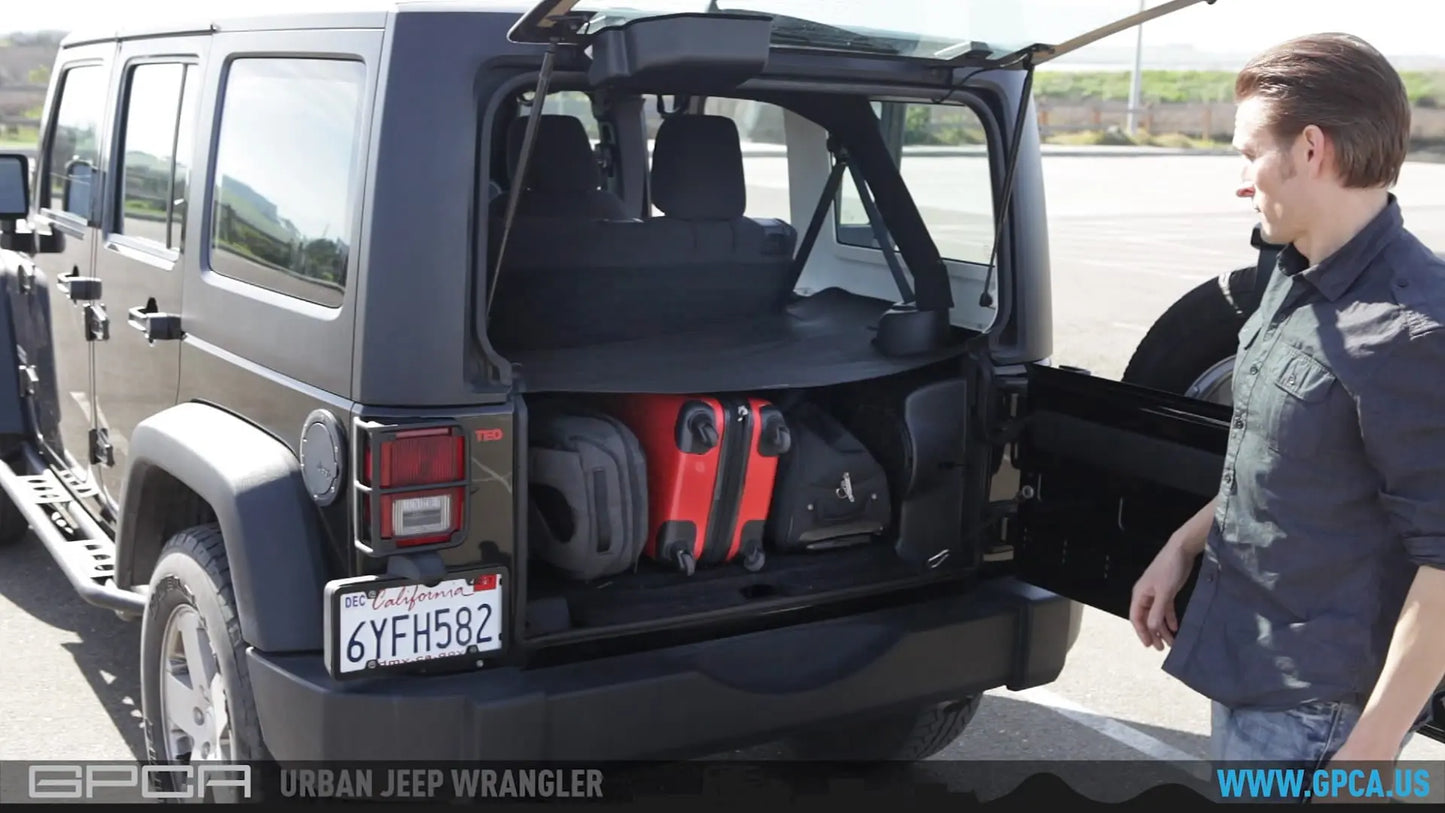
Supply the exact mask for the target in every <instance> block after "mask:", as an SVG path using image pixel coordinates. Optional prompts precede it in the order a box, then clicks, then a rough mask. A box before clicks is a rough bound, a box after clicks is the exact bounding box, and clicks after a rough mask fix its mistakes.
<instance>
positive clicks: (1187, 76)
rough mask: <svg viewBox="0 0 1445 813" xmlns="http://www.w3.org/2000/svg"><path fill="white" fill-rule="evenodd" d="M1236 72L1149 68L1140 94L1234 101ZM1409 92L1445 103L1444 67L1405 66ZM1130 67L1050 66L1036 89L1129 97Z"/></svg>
mask: <svg viewBox="0 0 1445 813" xmlns="http://www.w3.org/2000/svg"><path fill="white" fill-rule="evenodd" d="M1234 77H1235V74H1234V72H1232V71H1161V70H1145V71H1144V72H1143V73H1142V75H1141V76H1140V85H1139V96H1140V99H1141V101H1143V102H1144V103H1145V104H1150V103H1155V104H1159V103H1179V102H1230V101H1233V100H1234ZM1401 78H1402V79H1404V80H1405V92H1406V93H1407V94H1408V95H1409V97H1410V101H1411V103H1413V104H1416V105H1419V106H1421V107H1438V106H1442V105H1445V72H1426V71H1404V72H1402V73H1401ZM1129 80H1130V74H1129V72H1128V71H1079V72H1073V71H1046V70H1041V71H1039V72H1038V73H1037V74H1036V75H1035V76H1034V94H1035V95H1036V96H1037V97H1038V98H1039V99H1043V100H1046V101H1060V102H1063V101H1073V102H1079V101H1099V102H1125V101H1128V100H1129Z"/></svg>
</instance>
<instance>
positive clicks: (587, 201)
mask: <svg viewBox="0 0 1445 813" xmlns="http://www.w3.org/2000/svg"><path fill="white" fill-rule="evenodd" d="M526 133H527V117H526V116H523V117H521V118H519V119H517V120H515V121H513V122H512V125H511V127H510V129H509V130H508V132H507V174H508V176H509V177H510V178H513V179H515V178H516V177H517V164H518V163H519V162H520V161H521V157H522V140H523V139H524V138H525V137H526ZM601 185H602V172H601V170H600V169H599V168H598V166H597V157H596V155H595V154H594V153H593V152H592V142H591V140H590V139H589V138H588V137H587V130H586V129H585V128H584V127H583V126H582V122H581V120H579V119H578V118H576V117H575V116H561V115H553V114H550V113H549V114H544V115H543V116H542V117H541V118H540V120H539V121H538V122H537V140H536V142H535V143H533V144H532V156H531V159H530V160H529V161H528V166H527V177H526V183H525V185H524V187H523V190H522V195H521V198H520V199H519V200H518V201H517V215H518V216H519V217H520V216H526V217H537V216H549V215H555V216H570V217H602V218H624V217H626V216H627V209H626V207H625V206H624V204H623V203H622V199H621V198H619V197H617V196H616V195H614V194H612V193H611V192H609V191H607V190H605V189H601V188H600V187H601ZM502 200H503V203H502V206H503V208H502V209H500V210H497V211H495V212H494V214H496V215H498V216H501V215H504V214H505V212H506V210H505V201H506V199H505V198H503V199H502Z"/></svg>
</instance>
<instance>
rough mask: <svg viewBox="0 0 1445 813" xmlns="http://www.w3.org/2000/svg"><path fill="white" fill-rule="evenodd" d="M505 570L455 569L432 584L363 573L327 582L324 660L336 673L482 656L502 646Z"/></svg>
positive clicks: (352, 673) (351, 673) (377, 670)
mask: <svg viewBox="0 0 1445 813" xmlns="http://www.w3.org/2000/svg"><path fill="white" fill-rule="evenodd" d="M505 595H506V586H505V585H504V584H503V574H502V573H500V572H498V571H494V570H487V571H480V572H473V573H466V574H460V573H459V574H455V575H452V576H449V577H448V578H446V579H443V580H442V581H441V582H439V583H437V584H435V585H432V586H427V585H424V584H419V583H417V582H414V581H410V580H405V579H393V578H384V577H377V576H362V577H358V578H354V579H339V580H337V581H333V582H330V583H329V584H327V586H326V665H327V668H328V669H329V670H330V671H331V674H332V675H333V676H334V677H338V678H341V677H369V676H373V675H377V674H382V673H388V672H398V671H407V670H408V668H411V667H414V666H415V665H416V664H419V663H423V662H436V661H455V662H464V661H466V660H467V659H472V660H479V659H480V658H479V656H480V655H483V654H485V653H488V652H495V651H497V650H499V649H501V648H502V632H503V624H502V621H503V619H502V610H503V608H504V606H505V602H504V601H503V599H504V596H505Z"/></svg>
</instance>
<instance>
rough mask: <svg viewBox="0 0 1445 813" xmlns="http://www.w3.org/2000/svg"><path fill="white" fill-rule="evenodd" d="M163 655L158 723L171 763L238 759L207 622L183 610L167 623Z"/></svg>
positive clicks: (190, 610) (187, 608) (193, 610)
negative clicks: (160, 726) (207, 630)
mask: <svg viewBox="0 0 1445 813" xmlns="http://www.w3.org/2000/svg"><path fill="white" fill-rule="evenodd" d="M161 641H162V645H161V655H160V659H161V662H160V675H161V688H160V701H161V702H160V706H161V708H160V712H161V713H160V720H161V725H162V726H163V731H162V743H163V745H164V747H165V757H166V760H167V761H169V762H202V761H229V760H232V759H234V758H235V748H234V745H233V738H232V733H231V731H232V730H231V720H230V703H229V699H228V697H227V696H226V688H225V680H224V678H223V677H222V675H221V669H220V659H219V658H218V657H217V656H216V651H215V647H214V646H213V645H212V643H211V637H210V635H209V634H207V632H206V625H205V621H204V620H203V619H202V618H201V614H200V613H199V612H197V611H196V608H195V607H192V606H190V605H182V606H180V607H177V608H176V609H175V610H174V611H172V613H171V615H170V618H168V619H167V620H166V626H165V633H164V636H163V637H162V639H161Z"/></svg>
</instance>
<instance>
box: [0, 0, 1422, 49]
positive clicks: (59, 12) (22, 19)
mask: <svg viewBox="0 0 1445 813" xmlns="http://www.w3.org/2000/svg"><path fill="white" fill-rule="evenodd" d="M367 1H368V0H128V1H127V0H42V2H21V0H5V2H4V5H5V6H6V8H5V9H4V11H3V12H0V31H15V30H22V31H23V30H35V29H40V28H48V29H62V30H70V29H73V28H76V27H85V28H92V27H96V26H99V27H105V26H109V25H112V24H114V23H116V22H117V21H120V22H130V21H135V20H138V19H141V18H152V19H156V20H174V19H176V18H178V17H179V18H190V17H194V16H195V15H198V14H200V15H206V14H211V13H216V12H219V13H222V14H234V13H237V12H238V11H239V12H240V13H242V14H246V13H252V12H259V11H263V10H268V9H270V8H277V7H279V8H287V9H297V8H316V9H324V8H328V7H329V8H335V7H337V6H354V5H357V4H358V2H362V3H364V2H367ZM616 2H617V4H618V5H630V4H639V5H640V4H645V5H648V6H652V5H659V6H661V5H666V6H668V7H674V6H676V7H679V10H681V8H696V7H698V6H702V5H705V2H704V0H628V2H623V0H616ZM1147 2H1148V4H1149V5H1150V6H1154V5H1158V4H1159V3H1160V2H1163V0H1147ZM782 3H784V0H736V5H740V6H748V7H757V8H761V7H764V6H777V5H780V4H782ZM786 4H787V5H790V6H792V7H794V8H797V9H800V10H802V9H806V10H808V11H819V10H824V11H828V10H831V11H834V12H837V11H838V10H839V9H843V8H845V7H846V8H847V9H848V11H847V12H844V13H850V14H851V15H855V16H856V17H857V18H858V19H866V18H873V19H879V18H880V16H881V20H882V21H884V22H885V23H892V24H894V25H896V24H897V21H898V20H899V19H900V17H903V18H905V19H909V18H911V19H915V20H917V19H918V18H919V17H926V18H928V26H929V27H928V28H926V29H925V30H930V31H935V30H943V31H948V32H950V33H952V32H959V33H963V32H968V33H970V34H973V32H975V31H985V32H989V31H992V32H995V33H993V34H992V35H990V36H992V37H994V38H996V39H998V40H1001V41H1005V42H1007V41H1009V40H1012V39H1017V38H1019V37H1026V36H1031V35H1039V38H1044V37H1045V36H1047V35H1050V34H1055V33H1056V32H1060V31H1062V32H1067V31H1073V30H1075V29H1077V28H1078V26H1079V25H1082V24H1087V23H1093V22H1097V21H1100V20H1102V19H1108V18H1110V17H1114V16H1118V15H1119V14H1128V13H1131V12H1133V11H1137V10H1138V2H1137V0H786ZM1426 8H1441V10H1440V11H1434V12H1423V11H1422V10H1421V9H1426ZM800 16H811V15H808V14H801V15H800ZM1437 18H1445V8H1442V7H1441V4H1439V3H1438V2H1437V0H1216V2H1215V3H1214V4H1213V5H1206V4H1204V3H1199V4H1197V5H1194V6H1190V7H1188V8H1185V9H1183V10H1180V11H1176V12H1174V13H1173V14H1170V15H1168V16H1165V17H1163V18H1161V19H1159V20H1156V21H1153V22H1150V23H1148V24H1147V25H1146V26H1145V27H1144V39H1145V44H1146V46H1147V45H1151V44H1152V45H1155V46H1159V45H1169V44H1180V45H1190V46H1192V47H1193V48H1195V49H1197V50H1199V51H1201V52H1206V53H1210V52H1227V53H1231V54H1233V53H1248V52H1252V51H1256V50H1259V49H1261V48H1264V47H1266V46H1268V45H1270V44H1271V43H1274V42H1277V41H1279V40H1282V39H1286V38H1289V37H1292V36H1295V35H1298V34H1304V33H1311V32H1316V31H1347V32H1350V33H1353V34H1356V35H1358V36H1361V37H1363V38H1365V39H1366V40H1368V41H1369V42H1370V43H1371V44H1373V45H1374V46H1375V47H1376V48H1378V49H1379V50H1380V51H1381V52H1383V53H1384V54H1385V55H1386V56H1390V57H1402V56H1436V57H1441V58H1445V45H1442V44H1441V43H1440V41H1439V40H1440V34H1439V32H1440V31H1441V30H1442V27H1445V26H1442V25H1441V24H1440V23H1439V22H1437V21H1436V20H1437ZM1441 22H1445V19H1441ZM973 36H975V37H976V36H977V35H976V34H973ZM1134 37H1135V33H1134V32H1133V31H1132V30H1131V31H1128V32H1125V33H1123V34H1119V35H1115V36H1113V37H1111V38H1109V39H1107V40H1104V41H1101V42H1100V43H1098V44H1096V46H1094V47H1101V48H1104V47H1109V48H1117V47H1119V46H1125V47H1132V46H1133V43H1134ZM984 38H985V39H987V38H988V36H985V37H984Z"/></svg>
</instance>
